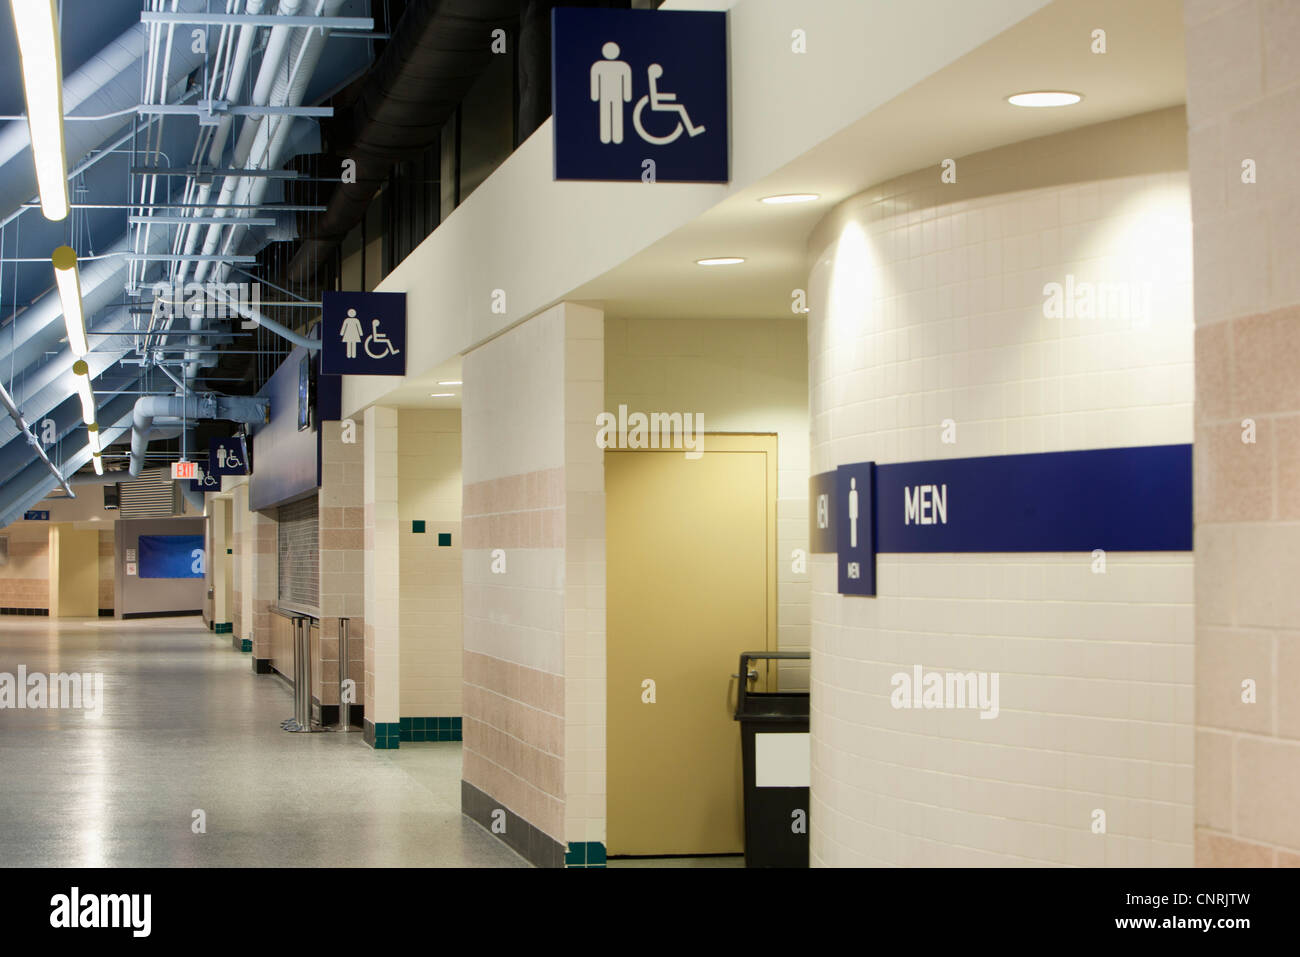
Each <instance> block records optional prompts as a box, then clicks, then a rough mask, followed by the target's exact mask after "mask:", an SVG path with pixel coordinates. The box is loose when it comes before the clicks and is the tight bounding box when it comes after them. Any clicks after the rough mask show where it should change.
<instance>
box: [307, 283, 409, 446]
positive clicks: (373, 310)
mask: <svg viewBox="0 0 1300 957" xmlns="http://www.w3.org/2000/svg"><path fill="white" fill-rule="evenodd" d="M320 355H321V366H320V371H321V372H322V373H323V374H325V375H405V374H406V293H404V292H325V293H322V294H321V348H320ZM294 373H295V381H294V385H295V387H300V383H299V382H298V380H297V375H298V369H297V368H296V367H295V369H294ZM295 411H297V410H295ZM296 421H300V419H299V420H296Z"/></svg>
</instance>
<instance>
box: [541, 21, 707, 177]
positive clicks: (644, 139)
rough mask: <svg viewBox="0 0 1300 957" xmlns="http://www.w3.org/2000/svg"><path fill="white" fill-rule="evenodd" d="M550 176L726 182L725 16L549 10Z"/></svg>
mask: <svg viewBox="0 0 1300 957" xmlns="http://www.w3.org/2000/svg"><path fill="white" fill-rule="evenodd" d="M551 16H552V20H551V102H552V105H553V123H552V125H553V129H554V136H555V178H556V179H580V180H621V181H629V182H636V181H643V182H648V183H654V182H666V183H667V182H673V183H725V182H727V177H728V171H727V140H728V137H727V18H726V14H724V13H714V12H696V11H652V10H600V9H579V8H568V7H557V8H555V9H554V10H553V11H552V12H551Z"/></svg>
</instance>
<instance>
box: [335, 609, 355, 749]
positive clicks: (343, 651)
mask: <svg viewBox="0 0 1300 957" xmlns="http://www.w3.org/2000/svg"><path fill="white" fill-rule="evenodd" d="M351 657H352V655H351V649H349V648H348V620H347V619H346V618H340V619H339V730H340V731H354V730H356V729H355V728H353V727H352V702H350V701H349V700H348V697H349V696H350V695H351V694H352V689H350V688H349V687H348V659H349V658H351Z"/></svg>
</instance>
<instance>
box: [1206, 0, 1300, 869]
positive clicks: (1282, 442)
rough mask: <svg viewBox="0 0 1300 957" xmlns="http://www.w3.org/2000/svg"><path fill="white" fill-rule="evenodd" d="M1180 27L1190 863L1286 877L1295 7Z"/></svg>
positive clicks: (1236, 13) (1291, 756) (1295, 384)
mask: <svg viewBox="0 0 1300 957" xmlns="http://www.w3.org/2000/svg"><path fill="white" fill-rule="evenodd" d="M1184 15H1185V21H1186V27H1187V33H1186V44H1187V123H1188V156H1189V163H1190V169H1191V194H1192V220H1193V223H1194V226H1195V228H1194V236H1195V272H1196V523H1197V524H1196V863H1197V864H1198V865H1202V866H1211V867H1216V866H1251V867H1271V866H1292V867H1295V866H1300V815H1297V814H1296V807H1297V802H1298V801H1300V696H1297V693H1296V689H1297V688H1300V588H1297V582H1300V269H1297V268H1296V266H1297V262H1300V184H1297V183H1296V180H1295V177H1294V174H1293V168H1294V165H1295V156H1296V152H1297V150H1300V5H1297V4H1295V3H1292V2H1288V0H1215V2H1207V0H1187V2H1186V3H1185V5H1184ZM1247 165H1253V169H1254V176H1253V178H1254V180H1255V181H1254V182H1248V181H1247V180H1248V179H1250V178H1251V177H1250V176H1247V175H1245V174H1246V172H1247V171H1246V169H1245V167H1246V166H1247Z"/></svg>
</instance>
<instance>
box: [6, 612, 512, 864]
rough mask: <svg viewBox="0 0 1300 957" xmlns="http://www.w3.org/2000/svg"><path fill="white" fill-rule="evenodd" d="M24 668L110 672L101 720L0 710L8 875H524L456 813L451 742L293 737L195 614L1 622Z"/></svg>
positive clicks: (276, 685)
mask: <svg viewBox="0 0 1300 957" xmlns="http://www.w3.org/2000/svg"><path fill="white" fill-rule="evenodd" d="M19 665H25V666H26V669H27V673H28V674H32V673H36V672H41V673H46V674H48V673H52V672H74V671H75V672H92V673H94V672H102V673H103V675H104V713H103V716H102V717H99V718H93V717H86V716H85V715H84V714H83V712H81V711H73V710H56V709H47V710H12V709H9V708H4V709H0V866H15V865H32V866H57V867H65V866H74V867H75V866H96V867H97V866H107V867H121V866H137V867H138V866H164V867H166V866H180V867H226V866H252V867H282V866H308V867H342V866H444V867H461V866H464V867H526V866H528V865H527V864H526V862H525V861H524V860H523V859H522V858H521V857H519V856H518V855H516V854H515V853H514V852H513V851H511V850H510V849H509V848H507V847H506V846H505V845H504V844H502V843H501V842H500V841H498V840H496V839H495V838H493V837H492V836H491V835H489V834H488V833H487V832H486V831H484V830H483V829H482V828H480V827H479V826H478V825H477V824H474V823H473V822H471V821H470V820H469V819H468V818H465V817H464V816H462V815H461V813H460V745H459V744H442V743H439V744H423V743H421V744H404V745H403V746H402V747H401V748H400V749H399V750H397V751H374V750H372V749H370V748H369V747H367V746H366V745H365V743H364V742H363V741H362V740H361V735H360V734H359V733H358V734H327V733H322V734H288V733H286V732H284V731H282V730H281V729H280V722H281V721H282V720H284V719H285V718H288V717H290V716H291V715H292V711H293V709H292V701H291V698H290V695H289V691H288V687H287V685H286V684H285V683H284V682H282V681H281V680H280V679H278V678H274V677H270V676H254V675H253V674H252V673H251V671H250V661H249V656H248V655H246V654H239V653H238V652H235V651H233V650H232V649H231V646H230V638H229V636H228V635H221V636H217V635H213V634H212V633H211V632H209V631H208V630H207V629H206V628H205V627H203V625H202V623H201V622H200V621H199V620H198V619H197V618H179V619H178V618H173V619H154V620H142V621H128V622H118V621H114V620H112V619H95V620H80V621H75V622H69V621H59V622H54V621H51V620H50V619H48V618H27V617H22V618H17V617H9V616H6V617H4V618H3V619H0V673H3V672H8V673H9V674H15V675H16V674H17V672H18V667H19ZM196 810H202V811H203V812H204V814H205V816H206V833H202V834H196V833H194V832H193V830H192V824H193V822H194V820H195V816H194V812H195V811H196Z"/></svg>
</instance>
